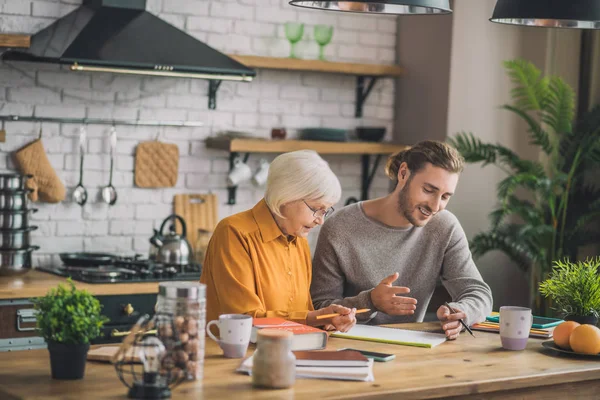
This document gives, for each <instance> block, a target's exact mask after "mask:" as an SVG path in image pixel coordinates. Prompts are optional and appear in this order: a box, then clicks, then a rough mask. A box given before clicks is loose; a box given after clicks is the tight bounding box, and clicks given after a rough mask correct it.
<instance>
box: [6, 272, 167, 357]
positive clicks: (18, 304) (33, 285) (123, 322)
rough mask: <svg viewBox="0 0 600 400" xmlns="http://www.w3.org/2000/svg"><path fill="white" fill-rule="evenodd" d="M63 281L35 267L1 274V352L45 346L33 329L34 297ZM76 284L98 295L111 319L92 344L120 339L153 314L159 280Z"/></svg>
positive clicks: (64, 281)
mask: <svg viewBox="0 0 600 400" xmlns="http://www.w3.org/2000/svg"><path fill="white" fill-rule="evenodd" d="M61 283H62V284H65V283H66V278H63V277H60V276H56V275H52V274H48V273H45V272H40V271H36V270H33V271H30V272H29V273H27V274H25V275H22V276H13V277H10V276H3V277H0V352H3V351H14V350H26V349H35V348H45V347H46V343H45V342H44V339H43V338H41V337H40V336H39V335H38V333H37V332H36V331H35V329H34V328H35V313H34V311H33V304H32V303H31V299H32V298H35V297H40V296H43V295H45V294H46V293H47V292H48V290H49V289H50V288H53V287H56V286H57V285H58V284H61ZM73 283H74V284H75V286H76V287H77V288H78V289H85V290H88V291H89V292H90V293H92V294H93V295H94V296H96V298H97V299H98V300H99V301H100V304H102V314H104V315H106V316H107V317H108V318H109V322H108V323H106V324H105V326H104V328H103V330H102V335H101V336H100V337H98V338H97V339H95V340H94V341H93V342H92V343H93V344H100V343H117V342H120V341H121V340H122V339H123V336H125V334H126V332H127V331H128V330H129V328H130V327H131V326H132V325H133V324H134V323H135V322H137V320H138V319H139V318H140V317H141V316H142V315H144V314H148V315H153V314H154V307H155V304H156V296H157V294H158V282H146V283H106V284H87V283H82V282H76V281H73Z"/></svg>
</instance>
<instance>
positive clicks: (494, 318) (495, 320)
mask: <svg viewBox="0 0 600 400" xmlns="http://www.w3.org/2000/svg"><path fill="white" fill-rule="evenodd" d="M563 322H564V321H563V320H562V319H559V318H547V317H538V316H534V317H533V320H532V324H531V329H530V330H529V337H532V338H540V339H548V338H551V337H552V332H553V331H554V328H556V326H558V325H560V324H561V323H563ZM471 329H473V330H475V331H484V332H496V333H500V313H498V312H492V315H490V316H488V317H486V320H485V321H484V322H481V323H479V324H475V325H473V326H471Z"/></svg>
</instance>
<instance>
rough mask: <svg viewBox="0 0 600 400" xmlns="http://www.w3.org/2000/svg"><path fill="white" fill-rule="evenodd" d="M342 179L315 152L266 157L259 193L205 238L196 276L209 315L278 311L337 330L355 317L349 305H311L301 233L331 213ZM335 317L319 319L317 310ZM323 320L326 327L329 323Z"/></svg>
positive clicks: (306, 254) (308, 270) (308, 261)
mask: <svg viewBox="0 0 600 400" xmlns="http://www.w3.org/2000/svg"><path fill="white" fill-rule="evenodd" d="M340 196H341V187H340V183H339V181H338V179H337V177H336V176H335V174H334V173H333V172H332V171H331V169H330V168H329V165H328V164H327V163H326V162H325V161H324V160H323V159H322V158H321V157H319V155H318V154H317V153H315V152H314V151H309V150H301V151H295V152H291V153H286V154H282V155H280V156H279V157H277V158H275V160H274V161H273V162H272V163H271V167H270V168H269V176H268V178H267V188H266V192H265V197H264V199H263V200H261V201H260V202H259V203H258V204H256V205H255V206H254V207H253V208H252V209H251V210H248V211H244V212H241V213H239V214H235V215H232V216H230V217H227V218H225V219H223V220H222V221H221V222H220V223H219V224H218V225H217V227H216V229H215V231H214V233H213V236H212V238H211V240H210V243H209V245H208V249H207V252H206V258H205V260H204V266H203V269H202V276H201V277H200V282H202V283H205V284H206V300H207V321H210V320H213V319H217V318H218V317H219V315H220V314H228V313H236V314H248V315H252V316H253V317H281V318H285V319H288V320H293V321H296V322H300V323H304V324H307V325H311V326H319V325H333V327H334V328H335V329H337V330H340V331H344V332H345V331H347V330H349V329H350V328H351V327H352V326H354V324H355V323H356V318H355V311H356V310H355V309H350V308H346V307H342V306H337V305H331V306H329V307H326V308H322V309H320V310H315V309H314V307H313V303H312V300H311V298H310V291H309V290H310V282H311V278H312V267H311V257H310V249H309V247H308V241H307V240H306V236H307V235H308V233H309V232H310V230H311V229H312V228H314V227H315V226H317V225H321V224H322V223H323V221H324V219H325V218H326V217H327V216H328V215H330V214H331V213H332V212H333V208H332V205H333V204H335V203H337V202H338V200H339V199H340ZM331 313H337V314H340V315H339V316H337V317H334V318H331V319H324V320H317V316H319V315H323V314H331ZM328 327H329V326H328Z"/></svg>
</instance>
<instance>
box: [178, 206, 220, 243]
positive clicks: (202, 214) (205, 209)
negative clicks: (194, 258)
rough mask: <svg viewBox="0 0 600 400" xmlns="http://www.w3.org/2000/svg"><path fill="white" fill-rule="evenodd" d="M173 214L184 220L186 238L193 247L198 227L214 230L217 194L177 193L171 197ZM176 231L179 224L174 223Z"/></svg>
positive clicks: (216, 214) (179, 229)
mask: <svg viewBox="0 0 600 400" xmlns="http://www.w3.org/2000/svg"><path fill="white" fill-rule="evenodd" d="M173 204H174V205H175V214H177V215H180V216H181V217H183V219H184V220H185V224H186V226H187V240H188V242H189V243H190V245H191V246H192V248H195V245H196V239H197V238H198V229H206V230H207V231H210V232H212V231H214V230H215V227H216V226H217V222H218V206H217V196H216V195H214V194H178V195H175V196H174V197H173ZM176 228H177V232H178V233H180V234H181V226H180V224H179V222H177V223H176Z"/></svg>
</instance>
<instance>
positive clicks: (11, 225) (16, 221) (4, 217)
mask: <svg viewBox="0 0 600 400" xmlns="http://www.w3.org/2000/svg"><path fill="white" fill-rule="evenodd" d="M35 212H37V208H30V209H28V210H0V229H23V228H27V227H28V226H29V214H31V213H35Z"/></svg>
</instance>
